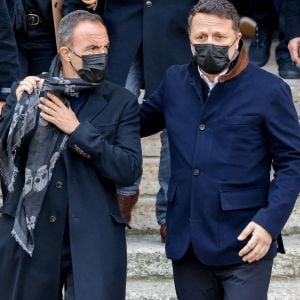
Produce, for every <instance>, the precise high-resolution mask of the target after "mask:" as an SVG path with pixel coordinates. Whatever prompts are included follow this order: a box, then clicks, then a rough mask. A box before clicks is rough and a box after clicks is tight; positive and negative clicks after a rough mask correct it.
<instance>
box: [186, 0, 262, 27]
mask: <svg viewBox="0 0 300 300" xmlns="http://www.w3.org/2000/svg"><path fill="white" fill-rule="evenodd" d="M261 1H263V0H261ZM199 13H204V14H212V15H216V16H218V17H221V18H225V19H229V20H231V21H232V24H233V29H234V30H235V31H240V16H239V13H238V12H237V10H236V8H235V7H234V5H233V4H232V3H230V2H229V1H227V0H200V1H199V2H198V3H197V4H195V5H194V7H193V8H192V10H191V12H190V15H189V18H188V33H190V31H191V24H192V21H193V18H194V16H195V15H196V14H199Z"/></svg>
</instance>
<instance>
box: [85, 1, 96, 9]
mask: <svg viewBox="0 0 300 300" xmlns="http://www.w3.org/2000/svg"><path fill="white" fill-rule="evenodd" d="M81 1H82V2H83V3H84V4H86V6H87V8H90V9H92V10H95V9H96V7H97V4H98V3H97V2H98V1H97V0H81Z"/></svg>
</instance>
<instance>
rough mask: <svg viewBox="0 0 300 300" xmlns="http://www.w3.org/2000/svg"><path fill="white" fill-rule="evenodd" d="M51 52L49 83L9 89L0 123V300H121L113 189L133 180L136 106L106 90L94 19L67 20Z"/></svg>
mask: <svg viewBox="0 0 300 300" xmlns="http://www.w3.org/2000/svg"><path fill="white" fill-rule="evenodd" d="M58 43H59V55H58V56H57V57H56V58H55V59H54V60H53V62H52V65H51V68H50V70H49V73H48V74H43V75H41V76H39V77H35V76H29V77H27V78H25V79H24V80H23V81H21V82H20V83H19V84H15V86H14V88H13V92H12V94H11V95H10V96H9V97H8V99H7V103H6V105H5V108H4V111H3V115H2V117H1V120H0V169H1V175H2V176H3V178H4V180H5V184H6V187H7V189H8V195H7V197H6V199H5V202H4V204H3V206H2V207H1V217H0V256H1V260H0V298H1V299H5V300H29V299H31V300H40V299H45V300H54V299H57V300H58V299H66V300H75V299H76V300H86V299H111V300H121V299H125V284H126V241H125V226H126V222H125V220H124V219H123V218H122V216H121V215H120V211H119V207H118V202H117V199H116V185H129V184H131V183H132V182H133V181H135V180H136V179H137V178H138V177H139V176H140V175H141V160H142V159H141V146H140V132H139V110H138V104H137V99H136V98H135V96H133V95H132V94H131V93H130V92H129V91H127V90H126V89H125V88H123V87H119V86H117V85H115V84H112V83H110V82H108V81H106V80H104V77H105V71H106V65H107V53H108V46H109V39H108V36H107V32H106V28H105V26H104V25H103V23H102V19H101V18H100V17H99V16H98V15H94V14H91V13H89V12H86V11H80V10H79V11H75V12H73V13H71V14H69V15H67V16H65V17H64V18H63V19H62V20H61V22H60V25H59V30H58ZM63 288H64V297H63V298H62V289H63Z"/></svg>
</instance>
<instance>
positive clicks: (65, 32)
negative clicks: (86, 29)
mask: <svg viewBox="0 0 300 300" xmlns="http://www.w3.org/2000/svg"><path fill="white" fill-rule="evenodd" d="M81 22H99V23H101V24H102V25H103V26H104V23H103V20H102V18H101V17H100V16H99V15H98V14H92V13H90V12H88V11H85V10H75V11H73V12H71V13H69V14H67V15H66V16H64V17H63V18H62V19H61V20H60V22H59V26H58V31H57V46H58V48H60V47H72V42H73V33H74V30H75V28H76V27H77V25H78V24H79V23H81Z"/></svg>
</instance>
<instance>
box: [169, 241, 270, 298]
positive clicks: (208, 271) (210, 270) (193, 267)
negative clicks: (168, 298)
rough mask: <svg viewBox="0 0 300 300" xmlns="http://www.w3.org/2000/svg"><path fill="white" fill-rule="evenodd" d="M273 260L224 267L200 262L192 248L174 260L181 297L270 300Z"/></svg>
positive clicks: (174, 272)
mask: <svg viewBox="0 0 300 300" xmlns="http://www.w3.org/2000/svg"><path fill="white" fill-rule="evenodd" d="M272 265H273V260H263V261H258V262H255V263H251V264H248V263H243V264H236V265H229V266H222V267H213V266H206V265H204V264H202V263H201V262H199V260H198V259H197V258H196V256H195V255H194V252H193V250H192V248H191V247H190V248H189V250H188V252H187V253H186V255H185V256H184V257H183V258H182V259H180V260H178V261H173V274H174V282H175V289H176V293H177V297H178V300H223V299H224V300H241V299H242V300H253V299H255V300H267V293H268V287H269V283H270V278H271V272H272Z"/></svg>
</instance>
